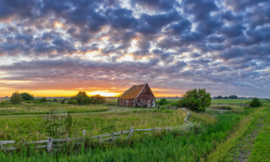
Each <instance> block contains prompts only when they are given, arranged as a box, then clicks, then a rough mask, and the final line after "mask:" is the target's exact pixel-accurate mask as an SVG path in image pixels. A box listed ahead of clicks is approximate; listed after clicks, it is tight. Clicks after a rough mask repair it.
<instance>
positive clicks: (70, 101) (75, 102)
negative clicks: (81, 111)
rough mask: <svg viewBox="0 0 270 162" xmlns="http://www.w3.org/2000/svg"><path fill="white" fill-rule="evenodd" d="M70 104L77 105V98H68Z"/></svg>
mask: <svg viewBox="0 0 270 162" xmlns="http://www.w3.org/2000/svg"><path fill="white" fill-rule="evenodd" d="M68 104H73V105H76V104H78V102H77V100H73V99H70V100H68Z"/></svg>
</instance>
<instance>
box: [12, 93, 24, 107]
mask: <svg viewBox="0 0 270 162" xmlns="http://www.w3.org/2000/svg"><path fill="white" fill-rule="evenodd" d="M22 101H23V98H22V96H21V95H20V94H19V92H15V93H13V94H12V96H11V98H10V102H11V103H12V104H18V103H20V102H22Z"/></svg>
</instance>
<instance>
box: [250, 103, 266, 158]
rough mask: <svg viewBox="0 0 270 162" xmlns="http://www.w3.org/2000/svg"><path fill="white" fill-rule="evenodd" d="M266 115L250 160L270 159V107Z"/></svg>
mask: <svg viewBox="0 0 270 162" xmlns="http://www.w3.org/2000/svg"><path fill="white" fill-rule="evenodd" d="M264 117H265V118H264V119H263V123H262V125H263V127H262V128H261V129H260V131H259V134H258V137H257V138H256V139H255V144H254V147H253V150H252V152H251V156H250V158H249V161H270V107H268V108H267V109H266V110H265V116H264Z"/></svg>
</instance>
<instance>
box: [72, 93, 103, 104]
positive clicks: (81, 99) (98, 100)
mask: <svg viewBox="0 0 270 162" xmlns="http://www.w3.org/2000/svg"><path fill="white" fill-rule="evenodd" d="M70 100H76V101H77V104H79V105H88V104H104V103H105V102H106V100H105V97H103V96H100V95H95V96H92V97H88V96H87V94H86V93H85V92H84V91H80V92H79V93H78V94H77V95H75V96H73V97H71V98H70ZM71 102H72V103H75V102H74V101H71Z"/></svg>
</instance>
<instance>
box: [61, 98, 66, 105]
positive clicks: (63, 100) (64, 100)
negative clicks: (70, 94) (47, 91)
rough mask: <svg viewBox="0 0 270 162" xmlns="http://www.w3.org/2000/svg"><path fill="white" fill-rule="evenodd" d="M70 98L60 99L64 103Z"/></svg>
mask: <svg viewBox="0 0 270 162" xmlns="http://www.w3.org/2000/svg"><path fill="white" fill-rule="evenodd" d="M67 100H68V99H67V98H64V99H62V100H61V101H60V103H61V104H64V103H65V102H66V101H67Z"/></svg>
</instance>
